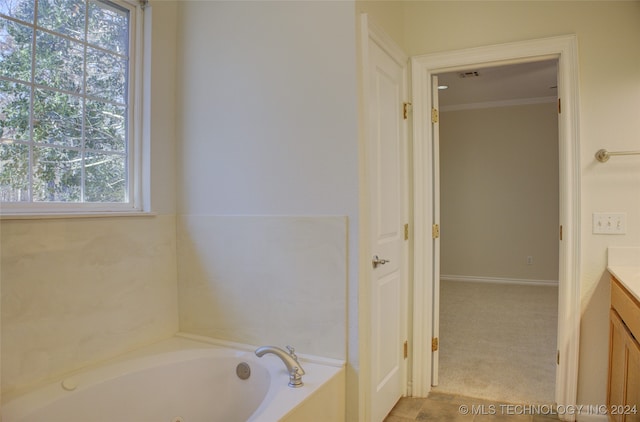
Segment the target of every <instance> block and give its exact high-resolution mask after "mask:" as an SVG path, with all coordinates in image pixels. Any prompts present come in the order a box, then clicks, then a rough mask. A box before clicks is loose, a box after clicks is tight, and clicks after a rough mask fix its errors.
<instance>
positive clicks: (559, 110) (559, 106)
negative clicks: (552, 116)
mask: <svg viewBox="0 0 640 422" xmlns="http://www.w3.org/2000/svg"><path fill="white" fill-rule="evenodd" d="M558 114H562V101H561V100H560V98H558Z"/></svg>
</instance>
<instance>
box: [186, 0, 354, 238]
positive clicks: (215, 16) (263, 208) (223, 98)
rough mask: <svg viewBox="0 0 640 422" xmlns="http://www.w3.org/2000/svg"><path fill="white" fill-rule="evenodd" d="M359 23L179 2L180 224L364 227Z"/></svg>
mask: <svg viewBox="0 0 640 422" xmlns="http://www.w3.org/2000/svg"><path fill="white" fill-rule="evenodd" d="M353 13H354V12H353V4H352V3H350V2H322V1H319V2H315V1H310V2H286V1H285V2H273V1H267V2H260V1H258V2H251V1H247V2H233V1H231V2H224V1H223V2H197V1H194V2H181V7H180V31H179V33H180V44H179V51H180V56H179V58H178V61H179V63H181V66H180V78H179V84H180V85H179V86H180V93H181V98H180V103H179V109H178V111H179V120H180V122H181V133H180V147H181V151H180V152H181V154H180V168H181V171H180V173H179V185H180V190H179V196H178V204H179V205H178V207H179V208H178V210H179V212H180V213H181V214H220V215H243V214H286V215H309V214H312V215H326V214H334V215H335V214H337V215H349V216H350V217H352V218H354V217H355V216H356V211H357V193H358V191H357V170H358V169H357V155H356V154H357V149H356V146H357V145H356V143H355V139H356V136H357V132H356V131H357V127H356V101H355V78H356V75H355V40H354V29H353V20H354V17H353ZM353 227H355V225H354V226H353Z"/></svg>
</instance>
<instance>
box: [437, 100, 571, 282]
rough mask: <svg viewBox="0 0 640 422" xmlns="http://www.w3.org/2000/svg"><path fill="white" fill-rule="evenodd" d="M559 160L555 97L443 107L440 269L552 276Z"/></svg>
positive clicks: (445, 271) (554, 273)
mask: <svg viewBox="0 0 640 422" xmlns="http://www.w3.org/2000/svg"><path fill="white" fill-rule="evenodd" d="M558 163H559V162H558V117H557V105H556V103H555V102H553V103H546V104H523V105H518V106H512V107H492V108H483V109H467V110H459V111H447V112H444V111H443V112H441V113H440V202H441V204H440V214H441V217H440V225H441V229H442V230H441V233H442V234H441V237H440V242H441V243H440V252H441V257H440V265H441V267H440V273H441V274H442V275H443V276H444V275H447V276H454V277H455V276H470V277H486V278H499V279H511V280H513V279H516V280H532V281H537V280H542V281H555V282H557V281H558V227H559V220H558V216H559V210H558V196H559V193H558V165H559V164H558ZM528 256H531V257H532V258H533V263H532V264H531V265H528V264H527V257H528Z"/></svg>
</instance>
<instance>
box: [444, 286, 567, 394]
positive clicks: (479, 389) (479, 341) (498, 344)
mask: <svg viewBox="0 0 640 422" xmlns="http://www.w3.org/2000/svg"><path fill="white" fill-rule="evenodd" d="M557 319H558V289H557V287H549V286H523V285H511V284H493V283H470V282H459V281H442V282H441V283H440V372H439V374H440V379H439V385H438V387H436V388H435V389H434V391H439V392H443V393H453V394H460V395H465V396H470V397H478V398H483V399H489V400H495V401H504V402H509V403H531V404H539V403H553V402H554V394H555V369H556V332H557Z"/></svg>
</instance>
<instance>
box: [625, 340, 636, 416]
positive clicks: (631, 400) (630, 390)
mask: <svg viewBox="0 0 640 422" xmlns="http://www.w3.org/2000/svg"><path fill="white" fill-rule="evenodd" d="M628 347H629V349H628V350H629V357H628V360H627V393H626V404H627V405H628V406H630V407H631V408H632V409H633V407H634V406H635V413H633V411H632V413H629V414H627V415H626V418H625V422H640V345H639V344H638V342H637V341H635V340H634V339H633V338H632V337H630V338H629V344H628Z"/></svg>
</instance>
